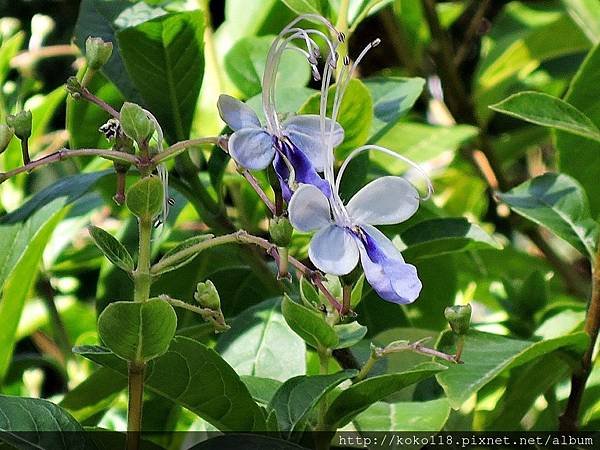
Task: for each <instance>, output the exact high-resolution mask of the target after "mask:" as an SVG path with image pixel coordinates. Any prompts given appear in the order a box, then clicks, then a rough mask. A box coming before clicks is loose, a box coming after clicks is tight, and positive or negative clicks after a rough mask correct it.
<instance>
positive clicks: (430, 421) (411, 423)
mask: <svg viewBox="0 0 600 450" xmlns="http://www.w3.org/2000/svg"><path fill="white" fill-rule="evenodd" d="M450 409H451V408H450V404H449V403H448V399H446V398H440V399H437V400H430V401H427V402H397V403H385V402H377V403H374V404H373V405H371V406H370V407H369V408H367V409H366V410H365V411H364V412H362V413H360V414H359V415H358V416H356V417H355V418H354V421H353V423H354V425H355V426H356V428H357V429H358V430H359V431H367V432H369V431H373V430H377V431H393V432H398V431H410V432H414V431H441V430H442V429H443V428H444V425H445V424H446V422H447V421H448V417H450Z"/></svg>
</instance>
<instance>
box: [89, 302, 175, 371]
mask: <svg viewBox="0 0 600 450" xmlns="http://www.w3.org/2000/svg"><path fill="white" fill-rule="evenodd" d="M176 328H177V314H175V310H173V307H172V306H171V305H169V304H168V303H167V302H165V301H164V300H159V299H153V300H148V301H146V302H143V303H140V302H113V303H111V304H110V305H108V306H107V307H106V308H105V309H104V311H102V314H100V317H99V318H98V334H99V335H100V337H101V338H102V340H103V341H104V343H105V344H106V345H107V346H108V348H110V349H111V350H112V351H113V353H114V354H115V355H117V356H119V357H120V358H123V359H124V360H126V361H135V362H147V361H149V360H151V359H154V358H156V357H158V356H160V355H162V354H164V353H165V352H166V351H167V350H168V349H169V343H170V342H171V339H173V336H175V329H176Z"/></svg>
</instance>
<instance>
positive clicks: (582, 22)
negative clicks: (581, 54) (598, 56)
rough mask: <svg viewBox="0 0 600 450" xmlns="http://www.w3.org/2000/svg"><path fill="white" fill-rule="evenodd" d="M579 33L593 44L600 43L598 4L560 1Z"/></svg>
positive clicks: (571, 0) (585, 1)
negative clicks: (579, 30) (577, 26)
mask: <svg viewBox="0 0 600 450" xmlns="http://www.w3.org/2000/svg"><path fill="white" fill-rule="evenodd" d="M561 1H562V3H563V4H564V5H565V8H566V9H567V12H568V13H569V15H570V16H571V19H573V22H575V23H576V24H577V25H579V28H581V31H583V32H584V33H585V35H586V36H587V38H588V39H589V40H590V41H591V42H592V43H593V44H594V45H596V44H598V43H600V3H598V2H597V1H596V0H561Z"/></svg>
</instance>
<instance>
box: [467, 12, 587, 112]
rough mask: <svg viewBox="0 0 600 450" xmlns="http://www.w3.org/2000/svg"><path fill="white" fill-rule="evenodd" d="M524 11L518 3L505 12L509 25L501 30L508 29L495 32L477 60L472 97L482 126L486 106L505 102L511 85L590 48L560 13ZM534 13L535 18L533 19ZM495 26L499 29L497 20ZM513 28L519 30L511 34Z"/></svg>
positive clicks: (567, 17) (566, 17) (572, 24)
mask: <svg viewBox="0 0 600 450" xmlns="http://www.w3.org/2000/svg"><path fill="white" fill-rule="evenodd" d="M528 8H529V6H524V5H522V4H520V2H514V3H513V4H511V5H509V7H507V8H506V11H505V14H504V18H505V20H506V19H507V20H506V22H509V23H508V24H507V25H504V24H503V26H507V27H510V28H508V29H506V28H498V29H497V31H496V35H497V42H496V43H495V45H493V46H491V49H490V50H489V51H488V52H487V54H485V55H484V57H483V58H482V59H481V62H480V67H479V68H478V71H477V73H476V75H475V94H474V96H475V103H476V109H477V113H478V116H479V118H480V119H481V120H482V121H484V122H485V121H487V120H488V119H489V118H490V116H491V111H490V110H489V109H488V106H489V105H491V104H494V103H497V102H498V101H500V100H502V99H503V98H505V97H506V96H507V95H508V94H509V93H510V89H511V88H512V87H513V86H514V84H515V83H517V82H518V81H519V80H523V79H524V78H525V77H526V76H527V75H529V74H531V73H532V72H533V71H534V70H536V69H537V68H538V67H539V65H540V64H541V63H543V62H544V61H548V60H550V59H554V58H559V57H561V56H566V55H573V54H577V53H580V52H582V51H584V50H586V49H588V48H589V47H590V41H589V40H588V39H587V38H586V37H585V35H584V34H583V33H582V32H581V31H580V30H579V28H578V27H577V25H575V23H573V21H572V20H571V18H570V17H569V16H568V15H566V14H564V10H563V11H561V10H560V9H557V8H548V11H547V12H545V13H542V12H541V11H539V9H532V10H531V11H529V10H528ZM523 10H524V11H523ZM538 12H539V14H538V16H539V17H538V16H536V13H538ZM525 14H529V15H531V16H535V17H534V18H533V19H527V18H524V17H523V16H524V15H525ZM526 20H530V23H526ZM496 22H497V24H498V25H499V22H498V20H497V21H496ZM514 27H520V28H518V29H517V30H518V31H516V32H515V31H514ZM556 36H564V39H556ZM567 101H568V99H567ZM573 106H575V107H577V105H575V104H573ZM579 109H581V108H579ZM582 111H583V110H582ZM583 112H584V113H585V111H583Z"/></svg>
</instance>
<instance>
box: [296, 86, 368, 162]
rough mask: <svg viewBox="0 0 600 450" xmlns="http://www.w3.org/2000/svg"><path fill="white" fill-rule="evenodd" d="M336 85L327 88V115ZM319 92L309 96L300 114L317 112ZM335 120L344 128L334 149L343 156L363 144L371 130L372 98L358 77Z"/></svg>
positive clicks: (347, 92)
mask: <svg viewBox="0 0 600 450" xmlns="http://www.w3.org/2000/svg"><path fill="white" fill-rule="evenodd" d="M336 86H337V85H335V84H334V85H333V86H331V87H330V88H329V90H328V92H329V95H328V98H327V116H328V117H331V114H332V112H333V100H334V96H335V89H336ZM320 99H321V94H320V93H317V94H314V95H313V96H311V97H310V98H309V99H308V100H307V101H306V103H305V104H304V105H302V107H301V108H300V114H319V102H320ZM337 121H338V122H339V124H340V125H341V126H342V127H343V128H344V132H345V134H344V142H342V143H341V144H340V146H339V147H337V149H336V153H337V155H338V157H340V158H343V157H344V156H346V155H348V153H350V151H352V150H354V149H355V148H357V147H359V146H361V145H363V144H364V143H365V142H366V141H367V139H368V137H369V133H370V132H371V124H372V123H373V99H372V98H371V93H370V92H369V89H367V87H366V86H365V85H364V84H363V83H362V82H361V81H360V80H358V79H356V78H353V79H352V80H351V81H350V83H349V84H348V88H347V89H346V92H345V94H344V98H343V99H342V103H341V105H340V110H339V114H338V117H337Z"/></svg>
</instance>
